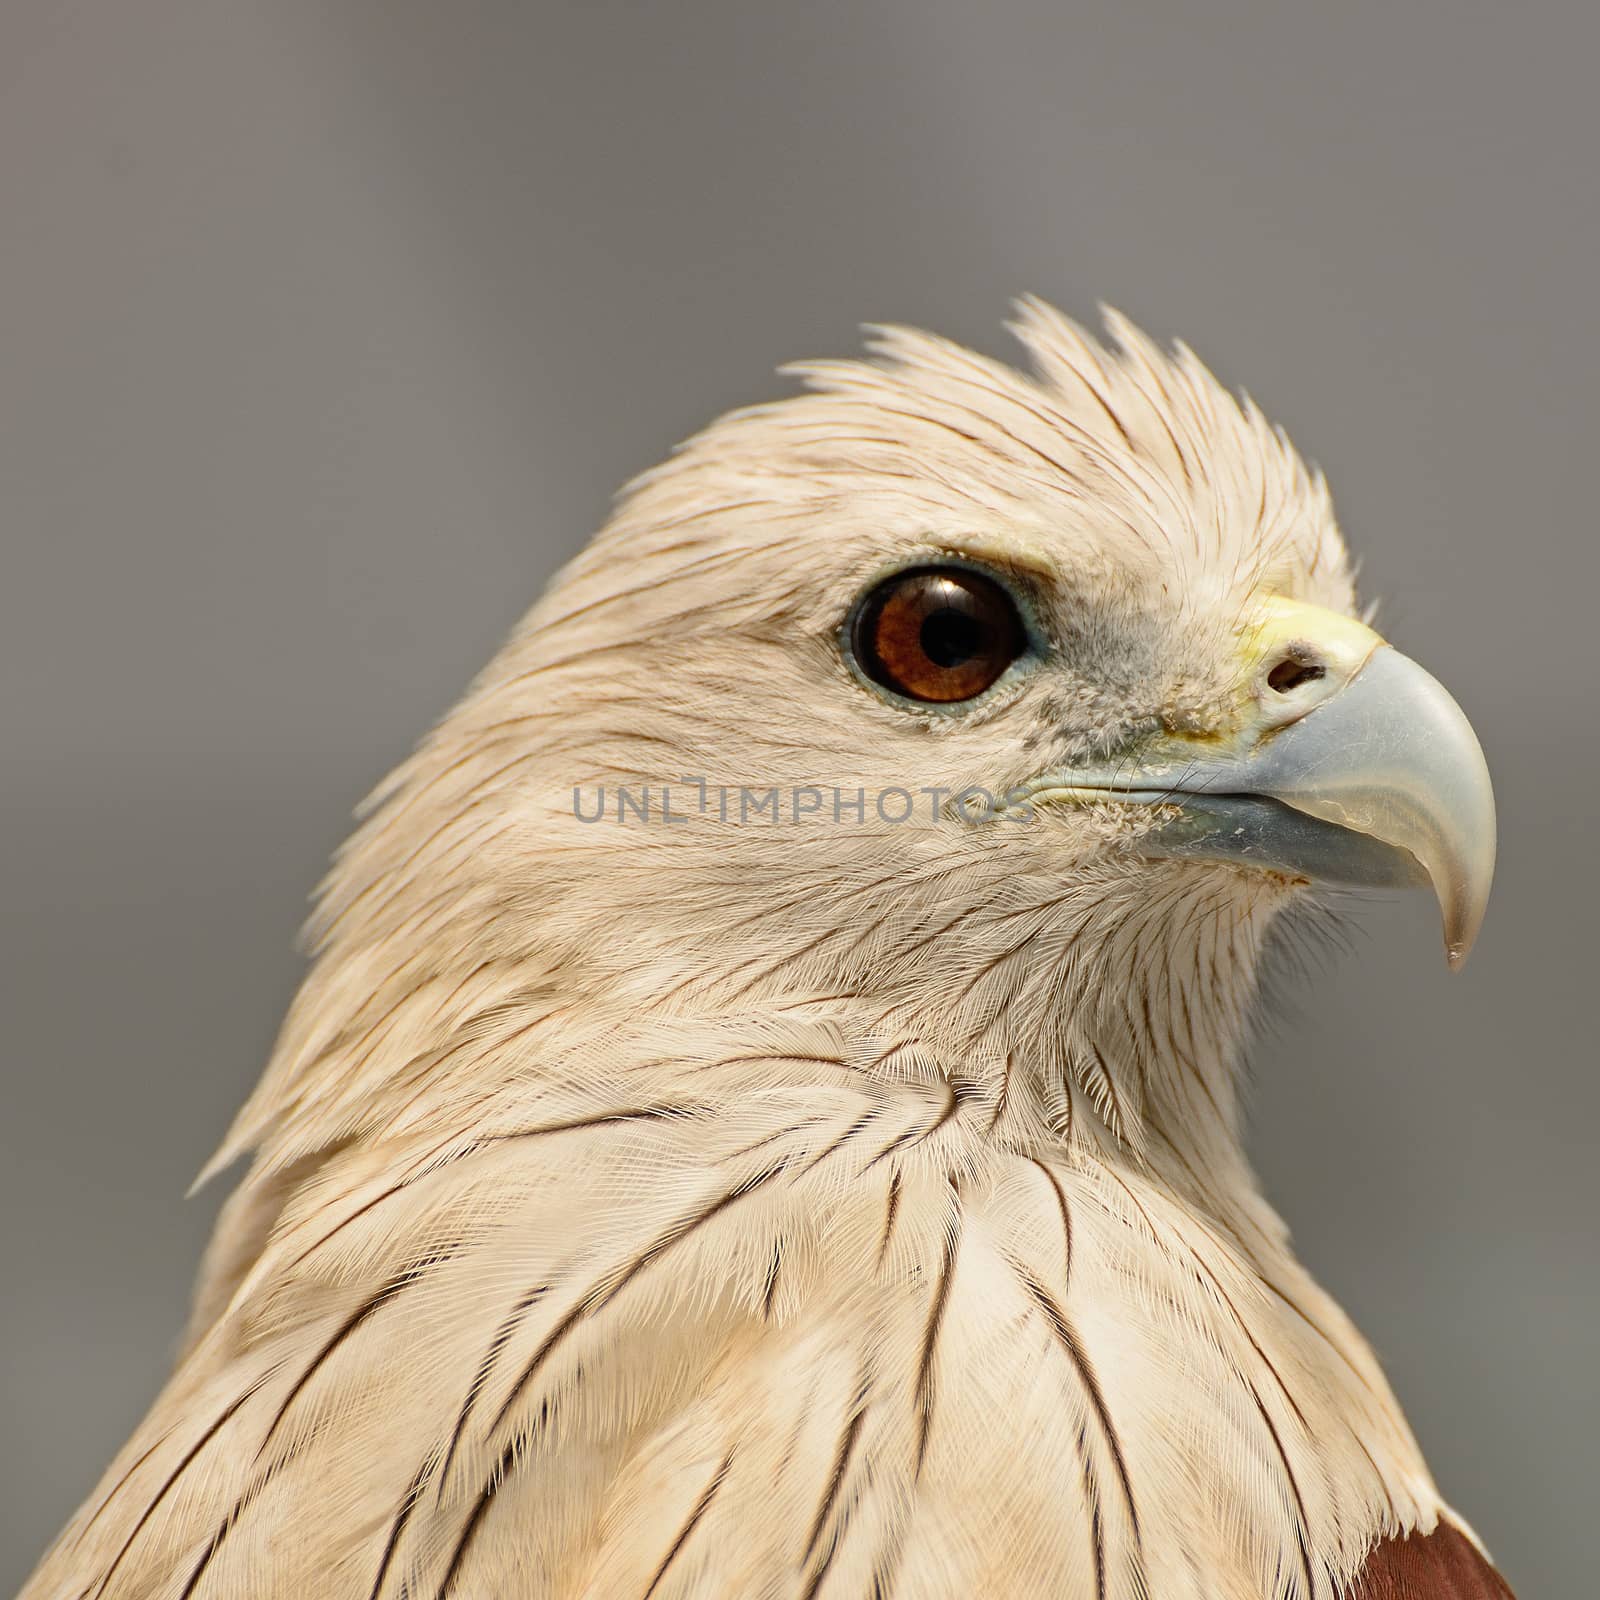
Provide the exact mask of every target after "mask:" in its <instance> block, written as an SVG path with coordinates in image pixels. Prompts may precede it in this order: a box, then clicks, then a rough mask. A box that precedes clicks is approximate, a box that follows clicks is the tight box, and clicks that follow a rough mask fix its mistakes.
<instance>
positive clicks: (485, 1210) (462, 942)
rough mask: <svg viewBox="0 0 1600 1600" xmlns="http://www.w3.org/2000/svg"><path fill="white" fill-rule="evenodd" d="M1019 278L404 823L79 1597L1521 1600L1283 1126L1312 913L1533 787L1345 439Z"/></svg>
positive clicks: (422, 775) (1391, 873)
mask: <svg viewBox="0 0 1600 1600" xmlns="http://www.w3.org/2000/svg"><path fill="white" fill-rule="evenodd" d="M1108 325H1109V335H1108V337H1106V338H1105V339H1104V340H1103V341H1102V340H1099V339H1097V338H1095V337H1094V336H1091V335H1090V334H1088V333H1086V332H1084V331H1083V330H1082V329H1080V328H1079V327H1078V326H1076V325H1075V324H1073V323H1072V322H1070V321H1069V320H1067V319H1066V318H1065V317H1063V316H1062V315H1060V314H1059V313H1057V312H1056V311H1054V310H1052V309H1051V308H1049V307H1047V306H1045V305H1043V304H1041V303H1039V302H1037V301H1033V300H1026V301H1023V302H1021V303H1020V305H1019V308H1018V311H1017V314H1016V318H1015V322H1014V328H1015V331H1016V332H1017V333H1018V334H1019V336H1020V339H1021V341H1022V343H1023V344H1024V345H1025V347H1026V350H1027V353H1028V356H1029V358H1030V368H1029V370H1028V371H1027V372H1022V371H1014V370H1012V369H1010V368H1009V367H1007V366H1005V365H1003V364H1001V363H999V362H996V361H993V360H990V359H987V358H984V357H981V356H979V355H976V354H973V353H971V352H969V351H967V350H965V349H962V348H959V347H958V346H956V345H954V344H951V343H948V342H945V341H943V340H940V339H938V338H935V337H931V336H928V335H926V334H923V333H919V332H914V331H910V330H907V329H903V328H889V329H883V330H878V331H876V332H875V333H874V335H873V343H872V348H871V351H870V353H869V355H868V356H867V357H865V358H863V359H860V360H845V361H837V362H819V363H815V364H808V365H806V366H803V367H801V368H799V369H797V371H798V372H799V375H800V376H801V377H802V379H803V380H804V382H803V389H802V392H799V393H796V394H793V395H791V396H789V397H788V398H784V399H780V400H777V401H775V402H774V403H771V404H765V405H757V406H754V407H751V408H749V409H747V410H743V411H740V412H737V413H734V414H732V415H730V416H727V417H724V418H723V419H721V420H720V421H717V422H715V423H714V424H712V425H711V426H710V427H709V428H707V429H706V430H705V431H704V432H702V433H701V434H699V435H698V436H697V437H695V438H694V439H692V440H690V441H689V442H688V443H687V444H685V445H684V446H683V447H681V448H680V449H679V451H678V452H677V453H676V454H675V455H673V456H672V457H671V458H670V459H669V460H668V461H667V462H666V463H665V464H664V465H662V466H659V467H657V468H656V469H654V470H653V471H650V472H648V473H646V474H645V475H644V476H642V477H641V478H639V479H638V480H637V481H635V482H634V483H633V484H631V485H630V486H629V487H628V489H627V490H626V491H625V493H624V494H623V496H622V498H621V500H620V502H619V504H618V507H617V509H616V511H615V513H614V515H613V516H612V518H611V519H610V521H609V522H608V524H607V525H606V526H605V528H604V529H603V530H602V531H601V532H600V533H599V535H598V536H597V537H596V538H595V539H594V541H593V542H592V543H591V544H590V545H589V546H588V547H587V548H586V549H584V550H583V551H582V553H581V554H579V555H578V556H577V557H576V559H575V560H573V561H572V562H571V564H570V565H568V566H567V567H566V568H565V570H564V571H562V572H561V573H560V574H559V575H558V576H557V577H556V578H555V580H554V581H553V582H552V583H551V585H550V587H549V589H548V591H547V592H546V593H545V594H544V596H543V598H542V599H540V600H539V601H538V603H537V604H536V605H535V606H534V608H533V609H532V611H531V612H530V613H529V614H528V616H527V618H526V620H525V621H524V622H523V623H522V624H521V625H520V626H519V627H518V628H517V629H516V631H515V632H514V634H513V635H512V637H511V638H510V640H509V641H508V643H507V644H506V645H505V646H504V648H503V649H502V650H501V652H500V653H499V654H498V655H497V656H496V657H495V658H494V660H493V661H492V662H491V664H490V665H489V666H488V668H487V669H486V670H485V671H484V672H483V674H482V675H481V676H480V677H479V678H478V680H477V681H476V682H475V683H474V684H473V685H472V687H471V688H470V690H469V691H468V693H467V694H466V696H465V698H464V699H463V700H462V701H461V702H460V704H459V705H457V706H456V707H455V709H454V710H453V711H452V712H450V714H449V715H448V716H447V717H445V718H444V720H443V721H442V722H441V723H440V724H439V725H438V726H437V727H436V728H435V729H434V731H433V732H432V733H431V734H430V735H429V736H428V737H427V738H426V739H425V740H424V742H423V743H422V744H421V745H420V747H419V748H418V749H417V751H416V753H415V754H414V755H412V756H411V757H410V758H409V759H408V760H407V761H406V762H405V763H404V764H403V765H402V766H401V767H400V768H399V770H398V771H396V772H395V773H394V774H393V775H392V776H391V777H390V778H389V779H388V780H387V782H385V783H384V784H383V785H382V786H381V788H380V789H379V790H378V792H377V794H376V795H375V797H374V798H373V800H372V802H371V804H370V807H369V809H368V811H367V812H366V813H365V815H364V819H363V820H362V822H361V824H360V827H359V828H358V830H357V832H356V833H355V835H354V836H353V838H352V839H351V840H350V842H349V844H348V845H347V846H346V848H345V849H344V850H343V852H342V853H341V854H340V856H339V858H338V860H337V863H336V865H335V867H334V869H333V871H332V872H331V874H330V876H329V877H328V879H327V882H326V884H325V886H324V888H323V890H322V893H321V897H320V902H319V908H318V910H317V913H316V916H315V919H314V921H313V924H312V930H311V943H312V948H313V964H312V966H311V968H310V970H309V974H308V976H307V978H306V981H305V983H304V986H303V987H302V989H301V991H300V993H299V995H298V997H297V998H296V999H295V1001H294V1004H293V1006H292V1008H291V1010H290V1012H289V1015H288V1017H287V1020H286V1022H285V1024H284V1027H283V1030H282V1034H281V1036H280V1038H279V1041H278V1044H277V1046H276V1051H275V1054H274V1055H273V1057H272V1060H271V1062H270V1064H269V1065H268V1067H267V1070H266V1073H265V1075H264V1077H263V1078H262V1080H261V1083H260V1085H259V1086H258V1088H257V1089H256V1090H255V1092H254V1093H253V1095H252V1096H251V1097H250V1099H249V1101H248V1102H247V1103H246V1105H245V1106H244V1108H243V1110H242V1111H241V1112H240V1114H239V1117H238V1120H237V1122H236V1124H235V1125H234V1127H233V1129H232V1131H231V1132H230V1133H229V1135H228V1137H227V1140H226V1142H225V1143H224V1145H223V1147H222V1149H221V1151H220V1152H219V1153H218V1155H217V1157H216V1160H215V1161H214V1163H213V1165H212V1168H211V1169H210V1170H212V1171H216V1170H219V1169H221V1168H223V1167H226V1166H228V1165H229V1164H230V1163H233V1162H234V1161H236V1160H237V1159H239V1158H242V1157H246V1156H248V1157H249V1163H250V1164H249V1166H248V1170H247V1171H246V1174H245V1176H244V1178H243V1180H242V1182H241V1183H240V1185H239V1187H238V1189H237V1191H236V1192H235V1193H234V1195H233V1196H232V1198H231V1199H230V1200H229V1202H228V1203H227V1205H226V1207H225V1209H224V1211H223V1214H222V1217H221V1220H220V1223H219V1225H218V1227H217V1231H216V1235H215V1238H214V1241H213V1243H212V1245H211V1246H210V1249H209V1251H208V1253H207V1256H206V1259H205V1263H204V1268H203V1271H202V1274H201V1278H200V1283H199V1287H198V1290H197V1299H196V1306H195V1310H194V1314H193V1320H192V1325H191V1329H190V1333H189V1335H188V1340H187V1345H186V1348H185V1350H184V1351H183V1353H182V1355H181V1358H180V1360H179V1363H178V1365H177V1368H176V1371H175V1373H174V1375H173V1376H172V1378H171V1380H170V1381H169V1383H168V1385H167V1387H166V1388H165V1390H164V1391H163V1392H162V1393H161V1395H160V1396H159V1398H158V1399H157V1400H156V1402H155V1404H154V1406H153V1408H152V1409H151V1411H150V1413H149V1415H148V1416H147V1418H146V1419H145V1420H144V1422H143V1423H142V1424H141V1425H140V1426H139V1428H138V1429H137V1431H136V1432H135V1433H134V1435H133V1437H132V1439H131V1440H130V1441H129V1443H128V1445H127V1447H126V1448H125V1449H124V1450H123V1452H122V1453H121V1455H119V1456H118V1457H117V1458H116V1460H115V1461H114V1462H113V1463H112V1465H111V1467H110V1469H109V1470H108V1472H107V1473H106V1475H105V1477H104V1479H103V1480H102V1482H101V1483H100V1485H99V1486H98V1487H97V1488H96V1489H95V1491H94V1492H93V1494H92V1495H91V1496H90V1497H89V1499H88V1501H87V1503H86V1504H85V1505H84V1506H83V1508H82V1509H81V1510H80V1511H79V1512H78V1514H77V1516H76V1517H75V1518H74V1519H73V1521H72V1522H71V1524H70V1525H69V1526H68V1528H67V1529H66V1530H65V1532H64V1533H63V1534H62V1535H61V1537H60V1539H59V1540H58V1542H57V1543H56V1545H55V1546H54V1547H53V1548H52V1550H51V1551H50V1552H49V1553H48V1554H47V1555H46V1556H45V1558H44V1560H43V1563H42V1565H41V1566H40V1567H39V1569H38V1571H37V1572H36V1574H35V1575H34V1577H33V1579H32V1580H31V1582H30V1585H29V1587H28V1588H27V1589H26V1591H25V1594H26V1596H27V1597H28V1600H134V1597H137V1600H246V1597H249V1600H278V1597H307V1596H311V1597H327V1600H402V1597H405V1600H489V1597H495V1600H509V1597H511V1596H518V1597H527V1600H535V1597H541V1600H542V1597H549V1600H579V1597H584V1600H673V1597H696V1600H717V1597H729V1600H732V1597H738V1600H861V1597H869V1600H956V1597H962V1600H967V1597H974V1596H977V1597H988V1596H992V1597H1002V1600H1003V1597H1019V1600H1032V1597H1041V1600H1042V1597H1052V1600H1054V1597H1061V1600H1340V1597H1343V1600H1490V1597H1502V1600H1503V1597H1507V1596H1509V1594H1510V1590H1509V1589H1508V1588H1507V1587H1506V1585H1505V1583H1504V1581H1503V1580H1502V1579H1501V1578H1500V1577H1499V1576H1498V1575H1497V1574H1496V1573H1495V1571H1494V1569H1493V1567H1492V1566H1491V1565H1490V1563H1489V1561H1488V1559H1487V1557H1486V1556H1485V1554H1484V1553H1483V1551H1482V1548H1481V1546H1480V1545H1479V1542H1478V1540H1477V1539H1476V1537H1475V1536H1474V1535H1473V1534H1472V1532H1471V1531H1470V1530H1469V1529H1468V1527H1467V1525H1466V1523H1465V1522H1464V1521H1462V1520H1461V1519H1460V1518H1458V1517H1457V1516H1456V1514H1455V1513H1454V1512H1453V1511H1452V1510H1451V1509H1450V1508H1449V1507H1448V1506H1447V1505H1446V1504H1445V1502H1444V1501H1443V1500H1442V1498H1441V1496H1440V1493H1439V1491H1438V1490H1437V1489H1436V1488H1435V1487H1434V1483H1433V1480H1432V1478H1431V1477H1430V1475H1429V1472H1428V1469H1427V1467H1426V1466H1425V1465H1424V1462H1423V1459H1422V1456H1421V1454H1420V1453H1419V1451H1418V1448H1417V1445H1416V1443H1415V1441H1414V1440H1413V1438H1412V1436H1411V1433H1410V1431H1409V1430H1408V1428H1407V1425H1406V1422H1405V1419H1404V1417H1403V1416H1402V1414H1401V1411H1400V1409H1399V1407H1398V1405H1397V1404H1396V1402H1395V1399H1394V1396H1393V1395H1392V1394H1391V1392H1390V1390H1389V1388H1388V1386H1387V1384H1386V1383H1385V1381H1384V1378H1383V1376H1382V1374H1381V1372H1380V1371H1379V1368H1378V1365H1377V1363H1376V1361H1375V1360H1374V1358H1373V1356H1372V1354H1371V1352H1370V1351H1369V1349H1368V1347H1367V1345H1366V1344H1365V1343H1364V1342H1363V1340H1362V1338H1361V1336H1360V1335H1359V1333H1358V1332H1357V1331H1356V1329H1355V1328H1354V1327H1353V1326H1352V1325H1351V1323H1350V1322H1349V1321H1348V1320H1347V1319H1346V1317H1345V1316H1344V1315H1343V1313H1342V1312H1341V1311H1340V1310H1339V1308H1338V1307H1337V1306H1336V1305H1335V1304H1334V1303H1333V1302H1332V1300H1331V1299H1330V1298H1329V1297H1328V1296H1327V1295H1326V1294H1325V1293H1324V1292H1323V1291H1322V1290H1321V1289H1320V1288H1319V1287H1318V1286H1317V1284H1316V1283H1314V1282H1313V1281H1312V1279H1311V1278H1310V1277H1309V1275H1308V1274H1307V1273H1306V1271H1305V1270H1304V1269H1303V1268H1302V1267H1301V1266H1300V1265H1299V1264H1298V1263H1297V1261H1296V1259H1295V1257H1294V1255H1293V1254H1292V1252H1291V1249H1290V1246H1289V1242H1288V1238H1287V1235H1286V1231H1285V1229H1284V1226H1283V1224H1282V1223H1281V1222H1280V1221H1279V1219H1278V1217H1277V1216H1276V1215H1274V1213H1273V1211H1272V1210H1271V1209H1270V1207H1269V1206H1268V1204H1267V1202H1266V1201H1265V1200H1264V1199H1263V1197H1262V1194H1261V1192H1260V1189H1259V1187H1258V1185H1257V1183H1256V1181H1255V1180H1254V1178H1253V1176H1252V1173H1251V1170H1250V1168H1249V1166H1248V1164H1247V1161H1246V1158H1245V1155H1244V1153H1243V1150H1242V1145H1241V1128H1240V1122H1241V1117H1240V1107H1239V1082H1238V1079H1239V1066H1240V1057H1241V1052H1242V1050H1243V1049H1244V1048H1245V1047H1246V1045H1247V1043H1248V1036H1249V1033H1250V1029H1251V1021H1252V1017H1253V1015H1254V1013H1255V1005H1256V994H1257V987H1258V972H1259V969H1260V967H1261V963H1262V958H1263V953H1264V951H1265V950H1266V949H1267V947H1268V946H1269V944H1270V942H1271V941H1272V939H1273V937H1274V925H1275V924H1277V923H1278V922H1279V921H1280V919H1281V918H1282V917H1283V915H1284V913H1286V912H1289V911H1291V909H1292V908H1297V907H1298V908H1300V910H1301V913H1302V914H1303V915H1306V916H1311V917H1315V916H1317V915H1318V914H1320V913H1319V910H1318V907H1319V906H1323V907H1325V906H1326V903H1327V901H1328V898H1329V896H1328V894H1327V893H1326V892H1325V891H1326V886H1327V885H1338V884H1352V883H1353V884H1368V885H1374V884H1376V885H1385V884H1387V885H1406V884H1424V885H1431V886H1432V888H1433V890H1434V891H1435V893H1436V895H1437V898H1438V901H1439V904H1440V906H1441V908H1442V918H1443V925H1444V937H1445V943H1446V950H1447V954H1448V958H1449V960H1450V962H1451V964H1452V965H1458V964H1459V963H1460V962H1461V961H1462V960H1463V959H1464V958H1465V957H1466V954H1467V952H1468V949H1469V947H1470V946H1471V944H1472V941H1473V937H1474V934H1475V933H1476V931H1477V929H1478V926H1479V923H1480V920H1481V918H1482V915H1483V912H1484V906H1485V901H1486V898H1487V894H1488V889H1489V880H1490V875H1491V872H1492V869H1493V857H1494V805H1493V798H1492V794H1491V790H1490V785H1489V780H1488V774H1487V770H1486V768H1485V765H1484V760H1483V757H1482V754H1481V752H1480V750H1479V748H1478V744H1477V741H1476V739H1475V738H1474V736H1473V734H1472V731H1471V729H1470V727H1469V726H1468V724H1467V722H1466V720H1465V718H1464V716H1463V715H1462V713H1461V712H1460V710H1459V709H1458V708H1457V706H1456V704H1455V702H1454V701H1453V700H1452V699H1451V698H1450V697H1449V695H1448V694H1447V693H1446V692H1445V690H1444V689H1443V688H1442V687H1441V686H1440V685H1439V683H1438V682H1437V681H1436V680H1435V679H1433V678H1432V677H1430V676H1429V674H1428V673H1427V672H1426V671H1424V670H1423V668H1422V667H1420V666H1418V665H1416V664H1415V663H1414V662H1412V661H1411V660H1409V659H1408V658H1407V657H1406V656H1404V655H1402V654H1401V653H1400V652H1399V651H1397V650H1396V649H1394V648H1393V647H1392V646H1390V645H1388V644H1386V643H1385V642H1384V641H1383V640H1382V639H1381V638H1380V637H1379V636H1378V634H1377V633H1375V632H1374V631H1373V630H1372V628H1371V627H1370V626H1369V625H1368V623H1367V622H1366V621H1364V620H1363V619H1362V613H1361V612H1360V611H1359V609H1358V606H1357V601H1356V596H1355V591H1354V586H1353V580H1352V573H1351V565H1350V561H1349V558H1348V556H1347V554H1346V550H1345V546H1344V543H1343V541H1342V539H1341V536H1340V533H1339V531H1338V528H1337V526H1336V524H1335V521H1334V516H1333V512H1332V509H1331V504H1330V500H1329V496H1328V493H1327V491H1326V488H1325V486H1324V483H1323V480H1322V478H1321V476H1320V475H1319V474H1317V473H1315V472H1314V471H1312V470H1310V469H1308V468H1307V467H1306V466H1305V465H1304V464H1303V462H1302V460H1301V459H1300V457H1299V456H1298V455H1297V454H1296V453H1295V451H1294V449H1293V448H1292V447H1291V445H1290V444H1289V442H1288V440H1287V439H1286V437H1285V436H1284V434H1283V433H1282V432H1281V430H1278V429H1276V428H1274V427H1273V426H1271V425H1270V424H1269V423H1268V422H1267V421H1266V420H1265V419H1264V417H1263V416H1262V414H1261V412H1260V411H1259V410H1258V409H1257V408H1256V407H1255V405H1254V404H1253V403H1251V402H1249V401H1244V400H1237V399H1235V398H1234V397H1233V396H1232V395H1231V394H1230V393H1229V392H1227V391H1226V390H1224V389H1223V388H1222V387H1221V386H1220V385H1219V383H1218V382H1217V381H1216V380H1215V379H1214V378H1213V377H1212V376H1211V375H1210V374H1209V372H1208V371H1207V370H1206V369H1205V368H1204V367H1203V366H1202V365H1201V363H1200V362H1199V360H1197V359H1196V357H1195V356H1194V355H1193V354H1192V353H1191V352H1190V351H1189V350H1188V349H1187V348H1185V347H1183V346H1177V347H1176V348H1175V349H1173V350H1171V351H1167V350H1164V349H1162V348H1160V347H1158V346H1157V345H1155V344H1154V343H1152V342H1151V341H1150V340H1149V339H1148V338H1147V337H1146V336H1145V335H1143V334H1141V333H1140V332H1139V331H1138V330H1137V329H1135V328H1134V327H1132V326H1130V325H1129V324H1128V323H1127V322H1126V321H1124V320H1123V319H1122V318H1120V317H1118V316H1116V315H1115V314H1111V313H1108Z"/></svg>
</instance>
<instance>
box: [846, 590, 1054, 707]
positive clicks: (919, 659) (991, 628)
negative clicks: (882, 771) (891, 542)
mask: <svg viewBox="0 0 1600 1600" xmlns="http://www.w3.org/2000/svg"><path fill="white" fill-rule="evenodd" d="M851 644H852V646H853V647H854V650H855V654H856V660H857V661H858V662H859V663H860V664H861V670H862V671H863V672H865V673H866V675H867V676H868V677H869V678H871V679H872V681H873V682H874V683H881V684H882V685H883V686H884V687H885V688H886V689H893V690H894V691H895V693H896V694H903V695H905V696H906V698H907V699H909V700H930V701H937V702H940V703H944V704H948V703H949V702H951V701H954V700H970V699H971V698H972V697H973V696H974V695H976V694H982V693H983V691H984V690H985V689H987V688H988V687H989V685H990V684H991V683H993V682H994V681H995V679H997V678H998V677H999V676H1000V674H1001V673H1002V672H1004V671H1005V670H1006V668H1007V667H1009V666H1010V665H1011V663H1012V662H1013V661H1015V660H1016V659H1017V657H1018V656H1020V655H1021V654H1022V652H1023V650H1024V649H1025V648H1026V646H1027V636H1026V635H1025V634H1024V632H1023V628H1022V621H1021V619H1020V618H1019V617H1018V616H1017V608H1016V606H1015V605H1013V604H1012V602H1011V597H1010V596H1009V595H1008V594H1007V593H1006V592H1005V590H1004V589H1002V588H1001V587H1000V585H999V584H998V583H996V582H995V581H994V579H993V578H986V577H985V576H984V575H983V574H982V573H981V572H971V571H968V570H967V569H966V568H965V567H918V568H916V569H915V570H913V571H910V572H898V573H896V574H895V575H894V577H892V578H889V579H886V580H885V581H884V582H883V583H881V584H879V585H878V587H877V588H876V589H874V590H873V591H872V593H871V594H869V595H868V596H867V598H866V601H865V603H864V604H863V605H862V607H861V609H860V611H859V612H858V613H857V615H856V623H855V630H854V633H853V635H852V638H851Z"/></svg>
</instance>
